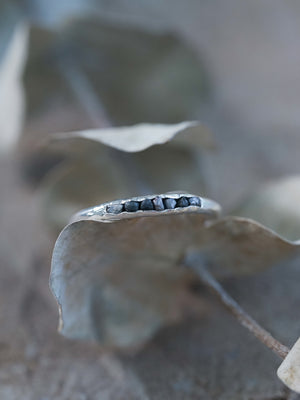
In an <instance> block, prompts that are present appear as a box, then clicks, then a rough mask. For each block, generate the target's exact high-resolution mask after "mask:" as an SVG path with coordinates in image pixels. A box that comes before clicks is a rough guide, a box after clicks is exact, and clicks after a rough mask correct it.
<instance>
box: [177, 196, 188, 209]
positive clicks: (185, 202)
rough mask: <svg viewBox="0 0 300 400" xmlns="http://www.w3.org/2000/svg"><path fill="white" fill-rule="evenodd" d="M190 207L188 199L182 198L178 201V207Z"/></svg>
mask: <svg viewBox="0 0 300 400" xmlns="http://www.w3.org/2000/svg"><path fill="white" fill-rule="evenodd" d="M188 205H189V201H188V199H187V198H186V197H180V199H178V200H177V207H187V206H188Z"/></svg>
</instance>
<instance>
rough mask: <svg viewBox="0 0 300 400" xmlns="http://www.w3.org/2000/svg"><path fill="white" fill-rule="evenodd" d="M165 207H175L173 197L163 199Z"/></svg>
mask: <svg viewBox="0 0 300 400" xmlns="http://www.w3.org/2000/svg"><path fill="white" fill-rule="evenodd" d="M164 204H165V208H168V209H172V208H175V207H176V200H175V199H164Z"/></svg>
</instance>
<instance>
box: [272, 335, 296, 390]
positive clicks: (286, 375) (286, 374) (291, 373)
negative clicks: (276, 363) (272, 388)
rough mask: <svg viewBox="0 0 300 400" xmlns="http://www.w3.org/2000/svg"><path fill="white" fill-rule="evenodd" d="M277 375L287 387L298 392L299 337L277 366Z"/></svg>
mask: <svg viewBox="0 0 300 400" xmlns="http://www.w3.org/2000/svg"><path fill="white" fill-rule="evenodd" d="M277 375H278V377H279V379H281V380H282V382H283V383H284V384H285V385H286V386H287V387H289V388H290V389H291V390H294V391H295V392H297V393H300V338H299V339H298V340H297V342H296V343H295V344H294V346H293V347H292V349H291V350H290V352H289V354H288V355H287V356H286V358H285V359H284V360H283V362H282V364H281V365H280V367H279V368H278V371H277Z"/></svg>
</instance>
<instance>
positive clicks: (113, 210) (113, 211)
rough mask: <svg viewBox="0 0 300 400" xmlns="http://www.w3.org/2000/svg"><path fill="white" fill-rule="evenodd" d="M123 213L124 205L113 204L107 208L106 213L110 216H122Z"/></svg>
mask: <svg viewBox="0 0 300 400" xmlns="http://www.w3.org/2000/svg"><path fill="white" fill-rule="evenodd" d="M122 211H123V204H112V205H110V206H107V207H106V212H108V213H110V214H120V213H121V212H122Z"/></svg>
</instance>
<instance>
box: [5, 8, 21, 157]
mask: <svg viewBox="0 0 300 400" xmlns="http://www.w3.org/2000/svg"><path fill="white" fill-rule="evenodd" d="M4 15H5V14H4ZM1 34H2V35H3V36H2V37H3V38H4V39H7V38H6V35H4V34H3V32H1ZM27 37H28V26H27V24H26V23H25V22H24V21H21V22H19V23H17V24H16V26H15V29H14V31H13V34H12V35H11V37H10V40H9V45H8V46H7V48H6V49H5V51H4V55H3V57H2V59H0V87H1V90H0V132H1V135H0V136H1V140H0V151H1V152H3V153H6V152H7V151H10V150H11V149H12V148H13V147H14V146H15V144H16V142H17V140H18V138H19V135H20V133H21V129H22V126H23V114H24V106H25V105H24V94H23V85H22V81H21V78H22V73H23V67H24V64H25V59H26V53H27Z"/></svg>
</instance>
